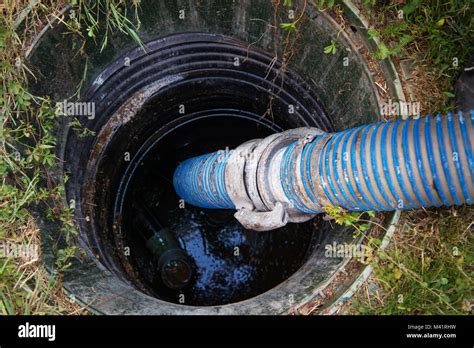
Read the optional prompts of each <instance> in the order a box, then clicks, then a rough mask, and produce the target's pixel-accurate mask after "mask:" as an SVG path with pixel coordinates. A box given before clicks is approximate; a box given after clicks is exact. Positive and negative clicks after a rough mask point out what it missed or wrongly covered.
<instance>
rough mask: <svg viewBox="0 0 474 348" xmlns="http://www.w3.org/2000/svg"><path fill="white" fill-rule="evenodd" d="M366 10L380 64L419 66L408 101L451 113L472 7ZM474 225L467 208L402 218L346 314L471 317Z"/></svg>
mask: <svg viewBox="0 0 474 348" xmlns="http://www.w3.org/2000/svg"><path fill="white" fill-rule="evenodd" d="M364 3H365V6H364V9H363V12H364V14H365V15H366V16H367V17H368V19H369V22H370V23H371V25H372V29H371V30H370V31H369V38H371V37H379V38H380V39H381V40H382V44H381V49H380V50H379V52H376V53H375V56H376V57H377V58H378V59H386V58H387V57H391V58H392V60H393V61H394V62H395V64H396V65H397V66H398V68H399V69H398V70H399V71H400V62H401V61H402V60H405V59H410V60H411V61H413V62H414V64H413V71H412V76H413V81H412V82H411V83H410V87H411V90H412V91H413V95H412V96H409V98H410V99H412V101H417V102H420V104H421V105H422V113H424V114H428V113H434V112H440V111H441V112H445V111H449V110H452V109H453V107H454V99H453V96H454V94H453V93H454V92H453V88H454V84H455V82H456V81H457V79H458V78H459V75H460V74H461V72H462V71H463V67H464V64H465V63H466V62H467V61H468V59H469V58H470V56H471V55H473V54H474V47H473V46H472V42H474V9H473V8H472V4H471V5H469V4H468V3H465V2H460V1H452V0H451V1H450V0H444V1H421V0H410V1H405V2H399V3H398V4H395V5H394V4H387V2H381V1H380V2H379V1H370V2H369V1H364ZM400 11H401V12H400ZM400 13H401V14H403V16H402V18H400V17H399V14H400ZM405 87H406V86H405ZM473 223H474V208H473V207H467V206H463V207H453V208H450V209H429V210H416V211H410V212H404V213H403V214H402V217H401V222H400V226H402V227H401V228H399V230H398V231H397V232H396V233H395V235H394V237H393V240H392V241H391V243H390V246H389V248H388V249H387V251H383V252H381V251H378V252H376V254H375V257H374V258H373V261H372V263H371V264H372V266H373V267H374V275H373V277H372V279H371V281H370V282H368V283H367V284H365V285H364V286H363V289H361V291H359V293H358V294H357V296H356V297H355V299H354V301H353V303H352V305H353V306H352V308H351V309H350V310H349V312H350V313H353V314H443V315H444V314H457V315H459V314H468V313H472V301H473V292H472V289H473V268H472V262H473V250H474V248H473V231H474V225H473ZM375 247H376V245H375ZM375 250H377V249H375Z"/></svg>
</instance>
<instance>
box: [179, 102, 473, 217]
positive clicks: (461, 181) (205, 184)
mask: <svg viewBox="0 0 474 348" xmlns="http://www.w3.org/2000/svg"><path fill="white" fill-rule="evenodd" d="M298 144H301V143H300V140H295V141H292V142H291V143H290V144H288V145H287V146H286V148H284V150H283V155H282V156H280V158H279V161H280V164H279V169H280V170H279V174H278V175H279V178H280V185H281V189H282V190H283V192H284V195H285V197H286V203H287V204H289V205H290V206H291V207H292V208H294V209H297V210H299V211H301V212H303V213H318V212H321V211H322V210H323V207H324V206H327V205H334V206H340V207H342V208H344V209H346V210H349V211H364V210H375V211H390V210H396V209H413V208H420V207H426V208H427V207H440V206H451V205H460V204H465V203H467V204H473V201H474V158H473V153H474V110H471V111H470V112H469V113H463V112H458V113H454V114H452V113H449V114H447V115H446V116H441V115H437V116H426V117H423V118H417V119H408V120H396V121H391V122H379V123H375V124H370V125H367V126H362V127H358V128H355V129H350V130H346V131H343V132H338V133H331V134H323V135H318V136H316V137H314V138H313V139H311V141H309V142H306V143H304V144H303V145H301V146H297V145H298ZM321 144H322V146H320V145H321ZM231 154H232V151H230V152H223V151H219V152H215V153H211V154H207V155H203V156H198V157H194V158H191V159H188V160H186V161H184V162H183V163H181V164H180V165H179V166H178V168H177V169H176V172H175V174H174V178H173V183H174V187H175V189H176V192H177V194H178V195H179V196H180V197H181V198H182V199H184V200H185V201H186V202H188V203H189V204H192V205H195V206H199V207H203V208H220V209H235V204H234V203H233V202H232V200H231V198H230V197H229V194H228V191H227V187H226V182H225V173H226V166H227V165H228V159H229V157H230V155H231Z"/></svg>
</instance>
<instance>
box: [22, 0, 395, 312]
mask: <svg viewBox="0 0 474 348" xmlns="http://www.w3.org/2000/svg"><path fill="white" fill-rule="evenodd" d="M178 3H179V2H178V1H164V2H160V4H159V5H158V4H157V3H156V2H153V1H142V4H141V11H142V13H141V14H140V16H141V20H142V27H141V29H140V35H141V37H142V38H143V40H144V42H145V46H146V48H147V50H146V52H144V51H143V50H142V49H141V48H140V47H136V44H135V43H134V42H133V41H132V40H131V39H130V38H128V37H125V36H116V37H115V36H114V37H112V38H111V39H110V40H111V42H110V43H109V45H108V46H107V48H106V49H105V50H104V52H99V50H98V49H97V47H95V46H93V45H91V46H90V47H89V46H87V47H86V48H85V56H80V55H77V54H76V52H75V51H74V49H73V47H75V46H74V45H75V44H74V41H75V40H76V39H77V38H74V36H71V35H70V36H64V35H62V33H63V32H64V28H63V27H62V26H61V25H60V24H57V25H56V26H53V27H52V28H50V29H48V30H45V31H44V32H43V33H42V35H41V36H40V37H39V38H38V40H37V42H36V43H35V45H34V47H33V49H32V53H31V54H30V61H31V63H32V65H33V66H34V69H35V71H36V72H37V76H39V78H38V80H37V81H36V83H35V84H34V85H32V87H31V88H32V91H33V92H34V93H36V94H39V95H50V96H51V97H52V98H54V100H56V101H58V102H63V101H64V100H68V98H70V97H71V96H72V95H73V94H74V93H75V91H76V87H77V86H78V85H79V84H82V90H83V94H82V97H81V100H80V102H84V103H92V104H87V105H93V106H94V108H93V109H91V110H93V113H91V114H89V115H75V116H76V117H77V118H78V119H79V120H80V121H81V123H82V125H83V126H85V127H87V128H88V129H90V130H92V131H93V132H95V135H94V136H87V137H82V136H78V135H77V134H76V133H75V132H74V131H73V130H72V129H71V127H70V126H69V123H68V120H65V121H64V123H63V124H60V125H59V126H58V132H57V136H58V139H59V145H60V146H59V148H58V156H59V157H60V158H61V159H63V166H62V168H60V169H59V170H58V173H56V174H57V175H58V177H59V176H61V175H62V174H68V175H69V177H70V179H69V180H68V181H67V183H66V191H67V200H68V202H67V204H70V205H73V206H74V208H75V217H76V220H77V222H78V227H79V231H80V241H81V244H82V247H83V248H84V249H85V250H86V256H85V257H84V258H82V259H80V260H79V259H78V260H75V261H74V263H73V266H72V267H71V268H70V269H69V270H68V271H67V272H66V274H65V279H64V286H65V288H66V289H67V290H68V291H69V292H70V293H71V294H72V295H74V296H75V298H76V299H78V300H79V301H81V302H83V303H86V304H88V305H89V306H90V307H91V308H92V310H94V311H97V312H100V313H105V314H114V313H128V314H212V313H224V314H244V313H248V314H275V313H286V312H291V311H294V310H297V309H298V308H302V307H304V306H305V305H307V304H309V303H312V301H313V302H314V301H315V299H316V298H317V297H318V296H319V297H321V298H323V300H322V302H321V306H322V307H323V308H331V306H333V305H334V304H335V303H337V302H338V299H340V298H341V296H342V295H344V294H345V293H347V291H349V290H348V289H350V288H351V284H353V283H354V281H355V280H356V279H358V277H359V276H360V275H361V274H363V273H364V267H362V266H361V265H359V266H358V267H352V266H351V267H348V266H347V265H348V260H346V259H342V258H337V257H328V256H327V254H326V246H327V245H341V244H344V243H360V240H354V239H353V237H352V231H351V230H350V229H347V228H343V227H340V226H335V225H331V223H329V222H328V221H324V220H323V219H322V218H321V217H317V218H315V219H314V220H311V221H308V222H305V223H301V224H289V225H287V226H285V227H284V228H280V229H278V230H274V231H269V232H255V231H250V230H245V229H244V228H243V227H242V226H240V224H239V223H238V222H237V221H236V220H235V219H234V218H233V211H226V210H209V209H201V208H196V207H193V206H191V205H187V204H186V203H185V202H182V201H180V200H179V197H178V196H177V195H176V193H175V192H174V189H173V186H172V182H171V180H172V175H173V171H174V169H175V168H176V166H177V165H178V164H179V163H180V162H181V161H183V160H185V159H187V158H189V157H193V156H196V155H200V154H204V153H208V152H212V151H216V150H220V149H225V148H226V147H229V148H233V147H235V146H237V145H239V144H241V143H242V142H245V141H247V140H250V139H255V138H263V137H266V136H268V135H269V134H272V133H275V132H281V131H282V130H285V129H290V128H296V127H301V126H311V127H318V128H320V129H322V130H324V131H335V130H342V129H346V128H349V127H353V126H355V125H358V124H365V123H368V122H370V121H374V120H376V117H377V114H378V110H379V107H378V100H377V94H376V90H375V87H374V84H373V81H372V79H371V77H370V75H369V73H368V71H367V68H366V65H365V62H364V60H363V59H362V56H361V54H360V53H359V51H358V50H357V49H356V48H355V47H354V44H353V42H352V41H351V40H352V39H353V38H351V37H349V36H346V35H345V34H343V35H339V39H338V41H339V43H340V45H341V48H340V49H339V50H338V53H337V54H336V55H335V56H332V55H331V56H329V55H326V54H324V53H323V48H324V46H326V45H327V43H328V42H330V40H331V39H334V38H335V37H336V36H337V33H338V32H339V28H338V26H337V24H336V23H335V22H333V21H332V20H331V19H330V18H329V17H328V16H326V15H324V14H320V13H318V12H317V11H315V10H312V9H309V10H307V14H308V18H307V19H306V21H305V25H303V26H302V29H301V31H300V33H299V34H298V39H297V43H296V49H294V50H293V51H292V57H291V60H290V64H289V65H288V66H287V65H286V64H283V63H282V61H281V60H279V59H277V58H274V57H276V56H277V57H282V56H284V50H285V46H286V45H285V33H284V32H279V33H277V35H274V32H273V31H272V29H271V28H272V26H269V24H268V23H271V22H272V20H273V18H274V13H275V9H274V8H273V6H272V4H271V2H270V1H255V2H253V1H252V3H251V4H250V3H247V2H239V3H234V2H232V1H229V2H226V3H224V4H221V3H220V2H218V1H207V2H206V6H204V5H200V4H199V3H196V4H194V5H192V6H191V5H188V6H191V7H186V6H184V7H183V10H184V11H185V12H186V13H187V15H188V17H187V18H188V19H187V20H181V19H180V17H179V13H180V10H181V7H180V6H178ZM279 11H280V12H281V13H280V12H279ZM285 11H286V10H283V9H279V10H277V13H280V15H281V16H284V15H285ZM256 19H259V20H256ZM266 23H267V24H266ZM275 49H276V50H277V52H275ZM345 58H347V59H348V60H349V61H350V64H349V67H350V68H347V66H346V65H343V63H344V62H346V61H347V60H346V59H345ZM85 61H86V62H87V63H85ZM85 64H87V70H86V76H85V78H84V70H83V69H84V66H85ZM72 101H73V100H71V99H70V100H68V102H72ZM38 215H39V221H40V222H41V229H42V236H43V243H44V254H45V261H46V263H47V264H51V262H52V261H51V260H53V258H54V243H55V242H56V241H55V236H57V235H56V234H55V233H56V229H57V226H55V225H54V224H52V223H51V222H48V221H46V220H45V219H42V218H41V212H39V214H38ZM394 216H396V214H395V215H394ZM394 216H392V215H388V216H386V217H385V219H384V223H385V224H386V225H387V226H388V224H390V223H392V224H393V223H394V222H395V220H394ZM165 244H166V247H163V245H165ZM325 290H328V291H325Z"/></svg>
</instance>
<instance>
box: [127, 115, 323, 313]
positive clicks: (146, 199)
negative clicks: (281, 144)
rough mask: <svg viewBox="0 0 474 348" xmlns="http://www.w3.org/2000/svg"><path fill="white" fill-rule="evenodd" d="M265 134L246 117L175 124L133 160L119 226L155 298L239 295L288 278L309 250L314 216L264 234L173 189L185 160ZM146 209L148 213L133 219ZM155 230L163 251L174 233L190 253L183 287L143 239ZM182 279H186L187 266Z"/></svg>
mask: <svg viewBox="0 0 474 348" xmlns="http://www.w3.org/2000/svg"><path fill="white" fill-rule="evenodd" d="M270 133H272V130H271V128H269V126H267V125H264V124H261V123H259V122H258V121H256V120H252V119H249V118H245V117H239V116H208V117H202V118H199V119H195V120H190V121H188V122H187V123H184V124H177V125H176V126H175V127H174V128H173V129H171V130H170V131H169V132H168V133H167V134H165V135H163V136H162V137H160V138H158V139H157V140H156V142H155V143H154V144H153V146H152V147H151V148H149V149H147V151H146V154H145V155H144V156H143V157H141V158H137V161H138V162H139V164H138V166H137V168H136V170H135V171H134V173H133V175H132V177H131V178H130V179H129V182H128V184H127V185H126V192H124V198H123V206H122V207H121V208H122V209H121V217H122V219H121V226H122V228H121V229H120V230H121V233H122V235H123V238H124V241H123V243H124V244H125V245H128V246H129V247H130V251H131V253H130V254H131V255H130V258H129V262H130V263H131V264H132V265H133V267H134V268H135V269H136V271H137V273H138V274H139V277H140V280H142V282H143V283H144V284H145V285H146V286H147V288H148V289H149V290H150V291H151V292H152V293H153V294H154V295H155V296H157V297H158V298H161V299H163V300H166V301H170V302H176V303H179V298H180V295H181V294H183V295H184V296H185V298H186V304H188V305H197V306H209V305H220V304H226V303H231V302H237V301H241V300H244V299H247V298H250V297H253V296H256V295H258V294H260V293H263V292H265V291H267V290H269V289H271V288H273V287H274V286H276V285H277V284H279V283H281V282H282V281H284V280H286V279H287V278H288V277H289V276H290V275H292V274H293V273H294V272H295V271H296V270H297V269H298V268H299V267H300V266H301V265H302V264H303V263H304V261H306V259H307V257H308V256H309V255H310V254H311V251H312V245H311V241H312V235H313V233H314V232H315V228H314V223H312V222H307V223H305V224H297V225H296V224H292V225H288V226H286V227H284V228H280V229H278V230H275V231H271V232H264V233H262V232H260V233H259V232H255V231H251V230H245V229H244V228H243V227H242V225H240V223H239V222H238V221H237V220H236V219H235V218H234V216H233V214H234V211H232V210H215V209H202V208H197V207H193V206H191V205H185V206H184V207H183V206H182V205H181V206H180V204H179V197H178V196H177V195H176V193H175V191H174V189H173V185H172V181H171V179H172V175H173V170H174V169H175V168H176V166H177V165H178V164H179V163H180V162H181V161H182V160H184V159H186V158H188V157H189V156H195V155H197V154H202V153H206V151H212V150H215V149H224V148H225V147H226V146H235V145H238V144H239V143H241V142H242V141H246V140H249V139H253V138H260V137H265V136H267V135H268V134H270ZM131 165H133V163H132V164H131ZM144 206H145V207H144ZM144 210H146V211H148V212H149V216H148V217H147V218H141V219H139V220H140V221H137V220H138V219H137V216H140V214H141V212H143V211H144ZM144 224H148V226H144ZM152 231H153V232H152ZM153 235H157V236H160V237H161V239H162V240H163V244H165V246H164V247H163V249H167V248H172V247H173V246H172V244H174V243H173V242H172V241H171V240H172V239H175V240H176V241H177V243H178V244H179V246H178V247H175V250H177V249H181V250H183V251H184V252H185V253H186V254H187V255H188V256H189V259H190V260H189V261H186V260H184V261H183V262H184V263H186V264H189V265H192V266H191V267H192V268H193V277H192V278H191V279H190V281H189V282H184V281H183V285H185V286H183V287H182V288H180V289H179V288H178V289H173V288H172V287H171V286H169V285H168V284H166V275H165V276H164V277H163V272H164V270H162V269H161V268H160V267H159V260H158V259H159V258H160V256H161V255H162V254H163V253H165V252H166V251H165V250H159V251H158V252H156V253H154V252H153V251H154V250H153V249H152V248H150V247H149V245H150V243H149V242H148V241H150V239H151V238H152V237H153ZM177 259H178V260H182V259H185V258H184V257H183V256H180V257H177ZM180 278H181V279H183V278H184V279H185V278H187V271H184V272H183V273H182V274H181V277H180ZM184 279H183V280H184Z"/></svg>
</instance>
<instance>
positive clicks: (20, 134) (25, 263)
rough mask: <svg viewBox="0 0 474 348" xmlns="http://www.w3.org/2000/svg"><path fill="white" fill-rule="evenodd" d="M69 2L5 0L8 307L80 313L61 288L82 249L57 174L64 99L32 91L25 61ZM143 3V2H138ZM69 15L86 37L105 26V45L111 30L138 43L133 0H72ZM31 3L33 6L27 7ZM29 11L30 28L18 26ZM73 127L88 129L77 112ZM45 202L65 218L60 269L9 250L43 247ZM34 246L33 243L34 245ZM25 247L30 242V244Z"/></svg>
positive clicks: (2, 228) (3, 303) (0, 116)
mask: <svg viewBox="0 0 474 348" xmlns="http://www.w3.org/2000/svg"><path fill="white" fill-rule="evenodd" d="M65 4H66V2H65V1H42V2H37V3H33V2H29V1H25V0H23V1H22V0H19V1H18V0H16V1H5V2H3V3H2V4H1V5H0V10H1V15H0V58H1V65H0V75H1V80H2V83H1V85H0V105H1V112H0V174H1V178H2V181H1V183H0V251H1V252H2V254H4V255H0V314H4V315H6V314H10V315H11V314H32V313H34V314H72V313H83V312H84V309H83V308H82V307H80V306H78V305H77V304H76V303H75V301H74V299H71V298H69V297H68V296H67V295H66V294H65V293H64V291H63V289H62V287H61V277H62V272H63V271H64V270H65V269H67V268H68V267H69V265H70V258H71V257H75V256H78V255H80V252H81V250H80V249H79V247H78V246H77V241H76V238H77V229H76V227H75V222H74V220H73V211H72V209H70V208H68V207H65V206H63V204H62V197H63V195H64V186H63V182H65V181H66V180H67V178H66V177H64V178H62V182H55V180H54V178H53V176H52V175H51V174H50V173H51V172H52V171H53V170H54V167H55V166H56V165H57V163H58V159H57V158H56V157H55V155H54V148H55V145H56V140H55V138H54V137H53V135H52V133H53V130H54V127H55V125H56V122H57V121H58V119H59V118H60V117H66V116H64V115H61V114H59V113H57V112H56V105H55V104H54V103H53V102H51V100H49V99H48V98H40V97H38V96H34V95H31V94H30V93H28V80H29V79H32V78H33V79H34V76H33V74H32V73H31V71H30V70H29V69H28V67H27V66H26V65H25V64H24V61H25V54H26V50H27V46H28V42H31V40H32V38H33V37H34V36H35V35H36V34H37V32H38V30H39V29H41V27H42V26H43V25H44V24H45V23H46V22H48V21H52V20H55V19H57V20H60V21H62V20H63V19H61V17H60V12H61V9H62V8H63V6H64V5H65ZM133 4H134V8H135V10H136V9H137V7H138V5H139V2H136V1H134V2H133ZM69 5H70V12H69V19H68V22H67V23H65V24H66V25H67V27H68V28H69V30H70V32H71V33H75V34H77V35H78V36H80V37H81V38H82V39H83V43H82V45H81V46H80V47H78V50H79V51H80V50H81V49H82V47H83V45H84V43H85V40H95V39H96V35H95V33H96V30H98V27H99V22H98V21H99V18H100V20H101V24H103V25H104V27H105V34H103V35H102V42H101V48H104V47H105V46H106V45H107V38H108V35H109V34H110V33H112V32H114V31H121V32H123V33H125V34H126V35H130V36H132V37H133V38H134V39H135V40H136V41H137V43H138V44H141V41H140V39H139V38H138V36H137V35H136V32H135V29H136V26H135V25H134V24H133V23H132V21H131V20H130V19H128V17H127V16H128V14H127V7H126V4H125V1H122V0H117V1H112V0H101V1H87V0H81V1H71V2H70V3H69ZM27 7H29V12H27V13H25V12H23V10H25V9H26V8H27ZM23 15H25V17H24V23H25V27H24V28H23V29H21V30H17V23H18V22H19V19H20V18H21V17H22V16H23ZM70 122H71V126H72V127H73V128H74V129H75V130H76V131H78V132H80V133H81V134H84V136H87V135H88V134H89V133H88V132H87V130H84V129H79V126H78V125H77V123H75V121H74V119H72V120H70ZM38 204H42V205H43V206H45V207H46V211H47V216H48V218H50V219H53V220H56V221H58V222H59V223H60V224H61V235H60V236H58V237H60V238H58V240H59V239H61V240H64V241H65V243H64V244H61V245H58V246H57V248H56V250H55V252H56V256H57V257H56V262H55V267H56V271H57V272H56V274H55V275H52V274H49V273H48V272H47V271H46V270H45V268H44V267H43V265H42V262H41V254H38V255H37V254H34V253H30V254H25V255H22V256H21V257H19V256H18V255H15V256H11V257H3V256H8V255H6V254H7V251H6V250H10V249H16V250H18V249H22V248H23V247H27V249H28V250H33V249H34V250H40V248H39V245H40V239H39V231H38V228H37V227H36V225H35V223H34V219H33V217H32V216H31V214H30V208H31V207H32V206H35V205H38ZM29 248H32V249H29ZM22 250H23V249H22Z"/></svg>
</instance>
